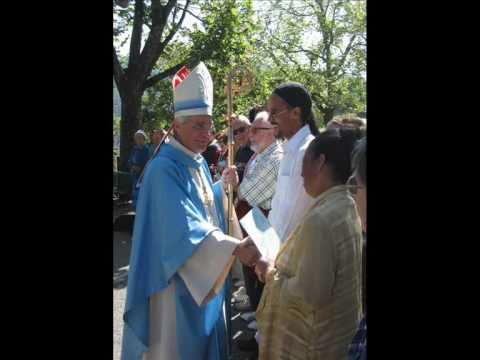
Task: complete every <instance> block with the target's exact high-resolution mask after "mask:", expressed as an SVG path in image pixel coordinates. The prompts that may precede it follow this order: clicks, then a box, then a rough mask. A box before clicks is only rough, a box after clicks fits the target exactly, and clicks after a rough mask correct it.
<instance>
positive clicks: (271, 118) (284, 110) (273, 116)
mask: <svg viewBox="0 0 480 360" xmlns="http://www.w3.org/2000/svg"><path fill="white" fill-rule="evenodd" d="M289 110H290V109H283V110H282V111H279V112H277V113H271V114H270V120H275V119H276V118H277V117H278V115H280V114H283V113H284V112H286V111H289Z"/></svg>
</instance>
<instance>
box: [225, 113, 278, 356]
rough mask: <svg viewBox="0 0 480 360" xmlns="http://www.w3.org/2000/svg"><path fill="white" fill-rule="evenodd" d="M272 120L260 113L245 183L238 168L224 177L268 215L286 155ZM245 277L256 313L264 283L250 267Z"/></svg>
mask: <svg viewBox="0 0 480 360" xmlns="http://www.w3.org/2000/svg"><path fill="white" fill-rule="evenodd" d="M268 119H269V115H268V112H266V111H261V112H259V113H258V114H257V115H256V116H255V120H254V121H253V123H252V126H251V127H250V129H249V133H248V136H249V140H250V148H251V149H252V150H253V151H254V152H255V154H254V155H253V156H252V157H251V158H250V161H249V162H248V163H247V165H246V167H245V172H244V176H243V179H242V182H240V184H238V183H239V179H238V173H237V172H236V171H235V169H234V168H232V169H226V170H225V172H224V174H223V176H224V180H225V182H226V183H231V184H232V185H233V186H234V187H236V188H237V194H238V199H237V201H246V202H247V203H248V205H249V207H255V206H256V207H258V208H260V209H261V210H262V211H263V212H264V213H265V215H266V216H267V215H268V212H269V211H270V209H271V207H272V198H273V194H274V193H275V184H276V182H277V176H278V171H279V168H280V160H281V159H282V156H283V152H282V148H281V146H280V144H279V143H278V142H277V140H276V137H275V135H276V126H274V125H272V124H271V123H270V122H269V120H268ZM237 186H238V187H237ZM238 215H239V217H241V215H240V214H238ZM243 274H244V277H245V287H246V290H247V294H248V297H249V299H250V305H251V309H252V310H253V311H255V310H256V309H257V306H258V303H259V301H260V298H261V296H262V290H263V283H262V282H260V281H259V280H258V278H257V276H256V275H255V271H254V270H253V269H252V268H250V267H248V266H245V265H244V266H243ZM238 346H239V348H241V350H253V349H255V348H256V347H257V343H256V341H255V339H253V338H251V339H248V340H245V341H243V342H242V341H239V342H238Z"/></svg>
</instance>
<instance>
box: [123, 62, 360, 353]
mask: <svg viewBox="0 0 480 360" xmlns="http://www.w3.org/2000/svg"><path fill="white" fill-rule="evenodd" d="M212 86H213V85H212V80H211V77H210V74H209V72H208V69H207V68H206V66H205V65H204V64H203V63H200V64H199V65H197V66H196V67H195V68H194V69H192V70H190V69H187V68H183V69H181V70H180V71H179V72H178V73H177V74H176V75H175V77H174V79H173V93H174V102H175V104H174V105H175V119H174V122H173V131H172V133H171V135H169V136H168V137H167V136H166V132H165V131H163V130H161V131H155V132H152V134H151V135H150V139H151V145H150V146H149V147H148V146H146V145H145V143H146V140H147V136H146V134H145V133H144V132H143V131H138V132H137V133H136V134H135V143H136V145H135V149H134V150H133V153H132V156H131V158H130V161H129V163H130V164H131V167H132V174H134V176H135V182H136V183H137V188H138V189H139V191H138V201H137V199H136V200H135V201H136V219H135V226H134V233H133V243H132V254H131V258H130V270H129V277H128V289H127V301H126V306H125V314H124V321H125V327H124V335H123V337H124V339H123V348H122V359H124V360H130V359H142V356H143V359H147V360H148V359H209V360H210V359H218V360H221V359H227V356H228V355H227V354H228V353H229V351H230V349H229V339H228V338H227V335H226V334H227V327H228V326H229V321H228V320H229V319H227V318H226V316H225V301H226V299H228V298H229V296H228V294H229V292H230V291H231V288H232V281H233V282H236V283H237V284H240V285H243V286H241V287H240V290H238V291H237V292H235V293H234V294H233V301H234V302H236V303H237V304H236V306H237V309H238V310H240V311H244V312H245V313H244V314H248V316H247V317H248V319H249V320H250V322H251V324H250V325H251V326H250V325H249V327H251V328H253V329H256V330H257V333H256V335H255V337H252V338H250V339H246V340H243V341H242V342H241V343H239V344H238V346H239V347H240V348H241V349H245V350H256V352H257V356H258V358H259V359H262V360H269V359H331V360H336V359H349V360H358V359H366V339H367V338H366V305H365V254H366V225H367V221H366V120H365V119H362V118H359V117H356V116H352V115H348V116H339V117H336V118H334V119H333V120H332V121H330V122H328V123H327V124H326V127H325V128H324V129H319V128H318V126H317V124H316V121H315V117H314V113H313V110H312V106H313V104H312V98H311V95H310V92H309V91H308V89H306V88H305V86H303V85H302V84H299V83H296V82H286V83H283V84H281V85H279V86H278V87H276V88H275V89H274V91H273V92H272V94H271V95H270V97H269V98H268V99H266V101H265V104H263V105H261V106H258V105H255V106H252V109H251V111H250V112H249V114H248V117H247V116H244V115H241V114H237V115H233V117H232V121H231V124H232V130H233V136H234V142H235V146H234V154H228V150H227V139H228V137H227V135H226V134H227V132H226V130H223V131H220V132H217V133H215V132H214V131H213V122H212V106H213V88H212ZM162 141H163V144H162V145H161V146H160V148H159V149H158V150H157V151H156V152H155V154H154V151H155V149H157V147H158V146H159V144H160V143H161V142H162ZM153 155H154V156H153ZM230 155H233V156H234V164H235V165H234V166H231V167H229V166H228V162H227V159H228V156H230ZM147 162H148V164H147ZM144 167H145V169H143V168H144ZM142 172H143V173H144V174H143V178H141V179H139V174H140V173H142ZM139 180H140V181H139ZM229 188H230V189H233V196H234V199H235V200H234V206H235V215H236V219H242V218H243V216H245V215H246V214H247V213H248V212H249V211H250V209H252V208H258V209H260V210H261V211H262V213H263V214H264V215H265V217H266V218H267V219H268V222H269V223H270V225H271V227H272V228H273V229H274V230H275V233H276V234H277V235H278V238H279V240H280V249H279V251H278V253H277V254H276V255H275V256H274V257H267V256H266V255H265V254H262V253H261V251H260V250H259V249H258V248H257V246H256V244H255V242H254V241H253V240H252V239H251V238H250V237H249V236H248V234H247V233H246V232H245V230H244V229H240V232H238V231H237V232H236V233H232V231H227V223H228V221H229V219H228V217H227V214H226V210H227V209H226V208H227V206H226V192H227V190H228V189H229ZM236 261H238V262H239V263H241V264H242V267H241V272H240V273H238V272H237V273H235V274H233V276H234V279H231V275H228V274H229V273H232V272H233V270H232V269H233V267H232V264H234V263H235V262H236ZM247 317H246V318H247Z"/></svg>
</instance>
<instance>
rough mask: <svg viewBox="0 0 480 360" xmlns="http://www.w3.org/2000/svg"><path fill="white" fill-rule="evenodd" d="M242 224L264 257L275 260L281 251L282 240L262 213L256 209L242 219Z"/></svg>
mask: <svg viewBox="0 0 480 360" xmlns="http://www.w3.org/2000/svg"><path fill="white" fill-rule="evenodd" d="M240 224H242V227H243V228H244V229H245V231H246V232H247V234H248V235H250V238H251V239H252V240H253V242H254V243H255V245H256V246H257V248H258V250H259V251H260V253H261V254H262V256H265V257H267V258H269V259H271V260H275V257H276V256H277V253H278V250H280V238H279V237H278V235H277V233H276V232H275V229H274V228H273V227H272V225H270V222H269V221H268V219H267V218H266V217H265V215H263V213H262V211H261V210H260V209H259V208H258V207H254V208H253V209H252V210H250V211H249V212H248V213H247V214H246V215H245V216H244V217H243V218H242V219H240Z"/></svg>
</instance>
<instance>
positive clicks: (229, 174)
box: [222, 165, 239, 187]
mask: <svg viewBox="0 0 480 360" xmlns="http://www.w3.org/2000/svg"><path fill="white" fill-rule="evenodd" d="M222 178H223V181H224V182H225V184H227V185H232V186H233V187H235V186H237V185H238V182H239V181H238V174H237V167H236V166H235V165H233V166H230V167H227V168H225V169H224V170H223V172H222Z"/></svg>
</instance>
